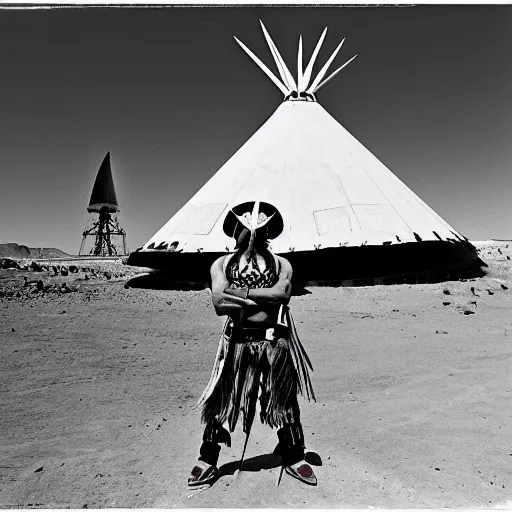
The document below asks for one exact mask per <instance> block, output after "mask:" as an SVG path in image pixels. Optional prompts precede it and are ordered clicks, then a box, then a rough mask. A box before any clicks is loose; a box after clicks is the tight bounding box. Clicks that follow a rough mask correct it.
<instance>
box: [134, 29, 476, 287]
mask: <svg viewBox="0 0 512 512" xmlns="http://www.w3.org/2000/svg"><path fill="white" fill-rule="evenodd" d="M262 29H263V33H264V35H265V38H266V40H267V43H268V45H269V48H270V50H271V53H272V56H273V57H274V60H275V62H276V65H277V69H278V71H279V75H280V79H279V78H278V77H277V76H276V75H275V74H274V73H272V71H270V70H269V69H268V68H267V67H266V66H265V64H263V62H262V61H261V60H259V59H258V57H256V56H255V55H254V54H253V53H252V52H251V51H250V50H249V49H248V48H247V47H246V46H245V45H244V44H243V43H242V42H241V41H239V40H238V39H236V38H235V39H236V41H237V42H238V43H239V45H240V46H241V47H242V48H243V49H244V50H245V51H246V53H247V54H248V55H249V56H250V57H251V58H252V59H253V60H254V61H255V62H256V64H258V66H260V68H261V69H262V70H263V71H264V72H265V74H266V75H267V76H268V77H269V78H270V79H271V80H272V81H273V82H274V84H275V85H276V86H277V87H278V88H279V89H280V90H281V91H282V92H283V95H284V101H283V103H282V104H281V105H280V106H279V107H278V108H277V110H276V111H275V112H274V113H273V114H272V116H271V117H270V118H269V119H268V120H267V121H266V122H265V123H264V124H263V125H262V126H261V128H260V129H259V130H258V131H257V132H256V133H255V134H254V135H253V136H252V137H251V138H250V139H249V140H248V141H247V142H246V143H245V144H244V145H243V146H242V147H241V148H240V149H239V150H238V151H237V152H236V153H235V154H234V155H233V157H232V158H231V159H230V160H228V162H226V164H224V165H223V166H222V167H221V168H220V169H219V170H218V171H217V172H216V173H215V174H214V175H213V177H212V178H211V179H210V180H209V181H208V182H207V183H206V184H205V185H204V186H203V187H202V188H201V189H200V190H199V191H198V192H197V193H196V194H195V195H194V196H193V197H192V198H191V199H190V200H189V201H188V202H187V203H186V204H185V206H183V208H181V210H179V211H178V212H177V213H176V214H175V215H174V216H173V217H172V218H171V219H170V220H169V221H168V222H167V223H166V224H165V225H164V226H163V227H162V228H161V229H160V230H159V231H158V232H157V233H156V234H155V235H154V236H153V237H152V238H151V239H150V240H149V241H148V242H147V243H146V244H145V245H144V247H142V248H141V249H140V250H139V251H137V252H136V253H132V255H131V258H130V260H131V261H129V263H130V264H134V265H135V264H143V265H145V266H149V267H154V268H170V267H175V266H178V267H179V268H181V271H180V272H178V274H179V275H181V277H183V276H184V274H183V272H185V274H186V273H187V272H186V270H187V268H190V270H191V271H193V272H195V273H196V276H197V272H198V266H199V267H204V266H205V265H206V266H208V265H209V264H210V263H211V261H212V260H213V259H214V257H217V256H218V255H219V254H221V253H226V252H230V251H232V250H233V248H234V240H233V239H232V238H230V237H228V236H227V235H226V234H225V233H224V230H223V224H224V219H225V217H226V215H227V214H228V212H229V211H230V210H231V209H232V208H233V207H235V206H237V205H239V204H241V203H246V202H251V201H261V202H266V203H270V204H272V205H273V206H275V207H276V208H277V209H278V211H279V212H280V213H281V216H282V217H283V221H284V229H283V231H282V233H281V234H280V235H279V236H278V237H277V238H276V239H275V240H273V241H272V244H271V247H272V250H273V251H274V252H276V253H278V254H282V255H284V256H285V257H287V258H288V259H290V260H291V261H292V264H294V266H295V267H298V271H299V274H300V275H302V277H304V278H307V280H317V281H330V280H342V279H348V278H350V277H352V278H353V277H359V278H368V277H377V276H378V275H380V276H381V277H382V276H384V275H391V274H393V275H398V274H408V273H411V272H416V273H417V272H422V271H428V270H429V269H431V270H439V269H441V268H446V269H448V270H449V271H453V270H455V269H457V268H458V269H462V268H467V267H468V266H471V267H474V263H475V260H476V252H475V251H474V248H473V247H472V246H471V245H470V244H469V242H468V241H467V239H465V237H463V236H461V235H460V234H458V233H457V232H456V231H455V230H454V229H453V228H452V227H451V226H450V225H449V224H447V223H446V222H445V221H444V220H443V219H442V218H441V217H440V216H439V215H437V214H436V213H435V212H434V211H433V210H432V209H431V208H430V207H429V206H428V205H427V204H425V203H424V202H423V201H422V200H421V199H420V198H419V197H418V196H417V195H416V194H414V193H413V192H412V191H411V190H410V189H409V188H408V187H407V186H406V185H405V184H404V183H403V182H402V181H400V179H398V178H397V177H396V176H395V175H394V174H393V173H392V172H391V171H390V170H389V169H388V168H387V167H386V166H385V165H384V164H383V163H382V162H380V161H379V160H378V159H377V158H376V157H375V156H374V155H373V154H372V153H371V152H370V151H369V150H368V149H366V148H365V147H364V146H363V145H362V144H361V143H360V142H359V141H358V140H357V139H356V138H355V137H353V136H352V135H351V134H350V133H349V132H348V131H347V130H346V129H345V128H343V126H341V125H340V124H339V123H338V122H337V121H336V120H335V119H334V118H333V117H332V116H331V115H330V114H329V113H328V112H327V111H326V110H325V109H324V108H323V107H322V106H320V105H319V104H318V103H317V101H316V97H315V94H316V92H317V91H318V90H319V89H320V88H321V87H323V86H324V85H325V84H326V83H328V82H329V81H330V80H331V79H332V78H334V76H336V75H337V74H338V73H339V72H340V71H341V70H342V69H344V67H345V66H346V65H347V64H348V63H349V62H350V61H351V60H353V59H354V58H355V57H352V59H350V60H349V61H348V62H346V63H345V64H344V65H343V66H341V67H339V68H338V69H337V70H336V71H334V72H333V73H332V74H330V75H329V76H327V77H326V74H327V71H328V69H329V67H330V65H331V63H332V62H333V60H334V58H335V56H336V55H337V53H338V51H339V50H340V48H341V46H342V44H343V41H342V42H341V43H340V44H339V45H338V47H337V48H336V50H335V51H334V53H333V54H332V55H331V57H330V58H329V59H328V61H327V62H326V64H325V65H324V66H323V67H322V69H321V70H320V71H319V73H318V75H317V76H316V77H315V78H313V77H312V70H313V65H314V63H315V60H316V58H317V56H318V53H319V50H320V47H321V45H322V42H323V40H324V38H325V35H326V31H327V29H325V30H324V32H323V34H322V35H321V37H320V39H319V41H318V43H317V45H316V48H315V50H314V52H313V54H312V56H311V59H310V62H309V64H308V65H307V67H306V68H305V69H303V66H302V39H299V51H298V59H297V61H298V63H297V80H295V79H294V78H293V76H292V74H291V73H290V71H289V70H288V68H287V66H286V64H285V63H284V61H283V59H282V57H281V55H280V54H279V51H278V49H277V47H276V46H275V44H274V42H273V41H272V39H271V37H270V35H269V34H268V32H267V31H266V29H265V27H264V25H263V23H262ZM411 245H414V246H418V245H422V250H421V251H416V252H418V254H420V253H423V255H422V257H421V258H418V255H417V254H414V253H413V252H411ZM440 245H442V246H443V249H442V250H441V248H440ZM396 246H402V247H403V248H405V247H406V246H407V249H406V250H403V249H402V250H401V251H398V250H397V248H396ZM362 247H364V248H365V255H366V256H369V257H370V258H369V259H370V260H373V261H367V260H368V258H364V257H363V258H362V253H361V250H360V249H361V248H362ZM372 247H373V248H377V247H378V248H379V251H377V252H376V251H375V249H374V250H373V252H372V251H369V249H370V248H372ZM350 248H357V249H358V251H357V252H354V251H353V250H352V251H348V249H350ZM383 248H385V251H383ZM427 249H428V251H427V253H428V255H429V256H428V258H427V259H425V258H426V254H427V253H425V250H427ZM400 252H401V254H400ZM186 255H190V256H191V255H195V257H194V258H192V259H190V257H189V258H186ZM200 255H203V256H200ZM347 258H348V259H347ZM375 258H377V259H378V261H375ZM397 258H398V261H397ZM400 259H402V260H403V261H401V262H400V261H399V260H400ZM351 260H353V262H352V263H350V261H351ZM355 262H357V265H354V263H355ZM385 262H387V264H384V263H385ZM390 262H392V264H391V265H390V264H389V263H390ZM347 265H348V266H349V267H350V268H347ZM194 267H195V270H193V269H194ZM315 267H318V268H317V271H316V273H315V270H314V269H315ZM356 267H357V268H356ZM342 268H343V271H342ZM351 269H352V272H350V270H351ZM204 270H205V269H204V268H202V270H201V272H200V273H203V274H204ZM354 272H355V274H354ZM350 273H352V274H354V275H349V274H350ZM190 277H192V275H191V276H190Z"/></svg>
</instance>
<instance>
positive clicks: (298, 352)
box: [199, 253, 315, 445]
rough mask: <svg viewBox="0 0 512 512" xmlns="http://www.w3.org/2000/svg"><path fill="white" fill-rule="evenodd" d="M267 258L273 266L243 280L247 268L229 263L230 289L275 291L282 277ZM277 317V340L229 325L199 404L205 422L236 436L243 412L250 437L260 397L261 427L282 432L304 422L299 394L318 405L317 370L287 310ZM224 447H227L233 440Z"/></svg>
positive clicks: (254, 331) (243, 419) (252, 273)
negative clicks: (224, 426) (224, 427)
mask: <svg viewBox="0 0 512 512" xmlns="http://www.w3.org/2000/svg"><path fill="white" fill-rule="evenodd" d="M269 255H270V256H271V258H272V260H271V262H272V264H270V265H269V264H267V268H266V269H265V270H264V271H263V272H261V271H260V272H259V273H258V272H256V273H255V272H254V269H252V270H251V273H250V274H249V275H244V270H246V268H245V269H243V270H242V271H241V272H240V271H239V269H238V264H236V265H232V264H231V263H232V262H229V263H228V265H227V267H226V276H227V278H228V281H229V282H230V284H231V285H232V286H233V287H236V288H245V287H247V286H249V287H251V288H270V287H272V286H274V284H275V283H276V282H277V280H278V278H279V276H278V272H277V270H276V260H275V258H274V256H273V255H272V254H270V253H269ZM231 259H232V260H233V259H234V258H231ZM258 270H259V269H258ZM278 316H279V318H278V319H276V324H277V326H276V328H275V329H274V332H275V335H273V336H270V335H268V334H267V336H264V335H262V332H263V333H264V332H265V331H264V330H262V329H254V330H253V329H243V328H240V327H239V326H237V325H235V324H234V323H233V321H232V320H228V321H227V322H226V324H225V325H224V329H223V331H222V334H221V337H220V341H219V346H218V349H217V355H216V358H215V363H214V366H213V370H212V374H211V377H210V381H209V383H208V386H207V387H206V389H205V390H204V392H203V394H202V396H201V398H200V399H199V405H202V406H203V410H202V418H201V419H202V421H203V422H204V423H206V424H207V425H213V424H217V425H218V424H219V423H220V424H224V423H226V422H227V423H228V425H229V430H230V432H233V431H234V429H235V426H236V423H237V421H238V418H239V416H240V413H242V422H243V431H244V432H245V433H246V434H247V433H249V432H250V430H251V426H252V423H253V420H254V417H255V414H256V406H257V402H258V395H259V402H260V419H261V422H262V423H265V424H267V425H269V426H270V427H271V428H274V427H282V426H283V425H285V424H290V423H299V421H300V417H299V416H300V410H299V407H298V404H297V394H298V393H299V392H300V393H301V394H302V395H303V396H304V397H306V398H307V399H308V400H311V399H313V400H315V395H314V392H313V387H312V385H311V380H310V376H309V370H313V367H312V366H311V362H310V360H309V358H308V355H307V354H306V351H305V350H304V347H303V346H302V344H301V342H300V340H299V337H298V335H297V331H296V329H295V324H294V322H293V318H292V315H291V313H290V310H289V308H288V307H287V306H281V309H280V311H279V315H278ZM265 338H269V339H265ZM226 434H227V435H228V436H229V434H228V433H227V432H226ZM225 442H227V443H228V445H229V440H227V439H226V441H225Z"/></svg>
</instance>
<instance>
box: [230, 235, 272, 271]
mask: <svg viewBox="0 0 512 512" xmlns="http://www.w3.org/2000/svg"><path fill="white" fill-rule="evenodd" d="M250 238H251V232H250V231H249V230H248V229H247V228H244V229H242V230H241V232H240V234H239V235H238V237H237V242H236V246H235V253H234V254H233V256H232V257H231V258H230V260H229V262H228V264H227V266H226V275H227V276H229V275H231V273H232V271H233V269H234V268H238V265H239V263H240V258H241V257H242V254H243V253H244V252H245V251H246V250H247V248H248V247H249V241H250ZM254 249H256V251H257V252H258V254H259V255H260V256H262V257H263V259H264V260H265V267H266V268H267V269H272V271H274V272H275V270H276V261H275V258H274V255H273V254H272V253H271V252H270V251H269V249H268V238H267V228H266V227H263V228H260V229H258V230H256V238H255V240H254ZM253 261H254V262H255V264H256V266H257V265H258V264H257V261H256V258H255V257H253Z"/></svg>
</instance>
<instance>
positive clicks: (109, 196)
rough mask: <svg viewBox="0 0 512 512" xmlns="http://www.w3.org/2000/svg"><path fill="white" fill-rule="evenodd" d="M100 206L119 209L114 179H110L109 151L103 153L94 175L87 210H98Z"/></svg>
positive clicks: (109, 209)
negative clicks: (96, 172)
mask: <svg viewBox="0 0 512 512" xmlns="http://www.w3.org/2000/svg"><path fill="white" fill-rule="evenodd" d="M102 208H107V209H108V211H109V212H118V211H119V205H118V203H117V197H116V190H115V188H114V180H113V179H112V169H111V167H110V151H109V152H108V153H107V154H106V155H105V158H104V159H103V162H102V163H101V166H100V168H99V170H98V174H97V175H96V180H95V182H94V186H93V187H92V193H91V200H90V201H89V206H88V207H87V211H88V212H99V211H100V210H101V209H102Z"/></svg>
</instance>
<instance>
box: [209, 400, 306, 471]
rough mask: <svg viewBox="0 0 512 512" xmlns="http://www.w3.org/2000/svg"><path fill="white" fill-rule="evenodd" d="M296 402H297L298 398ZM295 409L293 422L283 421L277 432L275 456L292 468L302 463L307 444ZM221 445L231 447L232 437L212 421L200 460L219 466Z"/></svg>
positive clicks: (219, 424)
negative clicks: (277, 441) (293, 465)
mask: <svg viewBox="0 0 512 512" xmlns="http://www.w3.org/2000/svg"><path fill="white" fill-rule="evenodd" d="M294 398H295V402H296V400H297V399H296V397H294ZM293 405H294V406H295V407H294V409H295V411H294V418H295V421H293V422H286V420H285V421H283V425H282V426H281V428H279V429H278V431H277V437H278V439H279V443H278V444H277V446H276V448H275V449H274V454H275V455H279V456H281V458H282V460H283V465H285V466H290V465H292V464H295V463H297V462H299V461H301V460H302V459H303V458H304V451H305V444H304V433H303V431H302V425H301V423H300V421H297V419H298V418H299V414H300V413H299V407H298V404H297V403H295V404H293ZM220 444H226V445H227V446H231V436H230V434H229V432H228V431H227V430H226V429H225V428H224V427H223V426H222V424H221V423H219V422H218V421H216V420H214V421H210V422H209V423H207V424H206V427H205V429H204V433H203V442H202V444H201V448H200V449H199V460H202V461H204V462H206V463H207V464H211V465H213V466H216V465H217V462H218V460H219V453H220Z"/></svg>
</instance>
